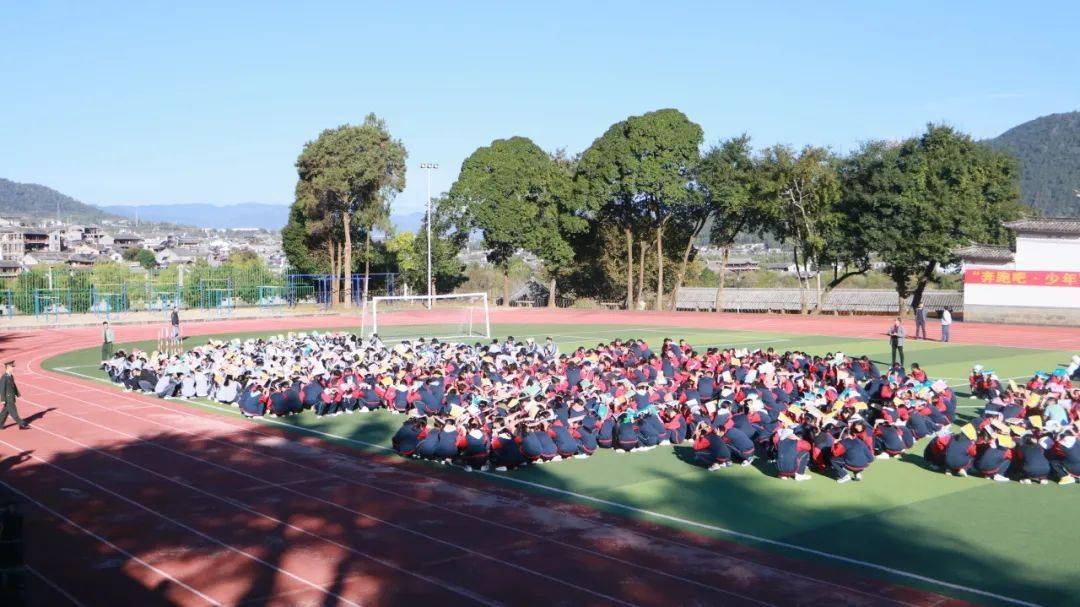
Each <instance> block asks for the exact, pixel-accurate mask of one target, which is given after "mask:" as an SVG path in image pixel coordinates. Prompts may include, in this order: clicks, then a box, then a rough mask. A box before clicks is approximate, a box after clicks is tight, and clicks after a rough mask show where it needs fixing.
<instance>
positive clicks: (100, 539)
mask: <svg viewBox="0 0 1080 607" xmlns="http://www.w3.org/2000/svg"><path fill="white" fill-rule="evenodd" d="M0 443H3V444H5V445H7V446H8V447H9V448H13V449H15V451H16V452H18V453H21V452H22V451H21V450H20V449H18V448H15V447H12V445H11V444H9V443H6V442H4V441H0ZM38 459H40V458H38ZM42 461H44V460H42ZM0 485H3V486H4V487H6V488H7V489H8V490H10V491H11V492H12V493H15V494H17V495H19V496H20V497H22V498H23V499H25V500H26V501H28V502H30V503H32V504H34V505H35V506H37V507H38V508H41V509H42V510H44V511H45V512H48V513H49V514H51V515H53V516H55V517H56V518H58V519H60V520H62V521H64V523H66V524H68V525H70V526H72V527H74V528H75V529H78V530H79V531H81V532H83V533H85V534H86V535H89V536H90V537H92V538H94V539H95V540H97V541H98V542H100V543H102V544H104V545H106V546H108V547H109V548H111V549H113V550H115V551H116V552H119V553H120V554H122V555H124V556H126V557H127V558H129V559H131V560H133V561H135V562H136V563H139V564H140V565H142V566H143V567H146V568H147V569H149V570H150V571H153V572H154V573H156V574H158V575H160V576H161V577H163V578H165V579H167V580H169V581H171V582H173V583H175V584H176V585H177V586H180V587H181V588H183V589H185V590H187V591H188V592H191V593H192V594H194V595H195V596H197V597H199V598H201V599H203V600H204V601H206V602H207V603H209V604H211V605H221V604H222V603H221V602H220V601H218V600H216V599H213V598H210V597H209V596H207V595H205V594H203V593H201V592H199V591H198V590H196V589H194V588H192V587H191V586H188V585H187V584H185V583H184V582H181V581H180V580H178V579H177V578H175V577H173V576H172V575H170V574H169V573H166V572H165V571H162V570H161V569H158V568H157V567H155V566H153V565H151V564H150V563H147V562H146V561H144V560H142V559H141V558H139V557H137V556H135V555H134V554H132V553H130V552H128V551H127V550H124V549H123V548H121V547H120V546H117V545H116V544H114V543H112V542H110V541H109V540H107V539H105V538H103V537H101V536H100V535H98V534H96V533H94V532H93V531H91V530H89V529H87V528H86V527H83V526H82V525H80V524H78V523H76V522H75V521H73V520H71V519H70V518H68V517H66V516H64V515H63V514H60V513H59V512H57V511H56V510H53V509H52V508H50V507H48V506H46V505H45V504H43V503H41V502H39V501H38V500H36V499H34V498H33V497H30V496H29V495H27V494H26V493H23V492H22V491H20V490H19V489H16V488H15V487H14V486H12V485H11V484H10V483H8V482H7V481H4V480H0Z"/></svg>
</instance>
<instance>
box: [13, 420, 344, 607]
mask: <svg viewBox="0 0 1080 607" xmlns="http://www.w3.org/2000/svg"><path fill="white" fill-rule="evenodd" d="M25 400H27V402H32V401H30V400H29V399H25ZM38 406H41V405H38ZM71 417H74V416H71ZM76 419H77V418H76ZM34 431H35V432H44V433H46V434H51V435H53V436H55V437H57V438H59V439H61V440H66V441H68V442H69V443H72V444H74V445H78V446H79V447H81V448H83V449H85V450H87V451H96V452H98V453H100V454H102V455H105V456H107V457H110V458H112V459H115V460H117V461H120V462H124V463H127V464H128V465H130V466H132V467H135V468H139V469H142V470H145V471H147V472H151V473H153V474H155V475H156V476H160V477H161V478H163V479H165V480H168V481H172V482H174V483H176V484H179V485H184V483H181V482H180V481H177V480H176V479H172V478H169V477H167V476H165V475H163V474H158V473H155V472H153V471H152V470H150V469H149V468H143V467H142V466H138V465H136V464H133V463H131V462H127V461H125V460H123V459H122V458H119V457H116V456H115V455H112V454H109V453H106V452H104V451H101V450H100V449H97V448H96V447H91V446H90V445H87V444H85V443H81V442H79V441H77V440H74V439H71V438H67V437H66V436H63V435H60V434H57V433H55V432H51V431H49V430H46V429H45V428H42V427H41V425H38V426H37V427H36V428H34ZM0 444H2V445H7V446H8V447H9V448H11V449H17V447H16V446H15V445H12V444H11V443H9V442H7V441H4V440H0ZM30 457H31V458H32V459H35V460H37V461H38V462H40V463H41V464H44V465H46V466H48V467H50V468H55V469H57V470H59V471H60V472H63V473H64V474H66V475H68V476H70V477H72V478H75V479H78V480H80V481H82V482H84V483H86V484H87V485H90V486H91V487H94V488H95V489H97V490H99V491H101V492H103V493H108V494H109V495H112V496H113V497H116V498H117V499H120V500H122V501H124V502H126V503H128V504H131V505H132V506H135V507H136V508H139V509H140V510H144V511H146V512H147V513H149V514H152V515H154V516H157V517H158V518H160V519H162V520H165V521H168V522H170V523H172V524H173V525H176V526H177V527H180V528H181V529H185V530H187V531H190V532H192V533H194V534H195V535H198V536H199V537H201V538H203V539H205V540H208V541H210V542H212V543H214V544H217V545H219V546H221V547H222V548H225V549H227V550H230V551H232V552H235V553H237V554H239V555H241V556H245V557H247V558H249V559H251V560H253V561H255V562H256V563H260V564H262V565H265V566H266V567H269V568H270V569H273V570H275V571H277V572H278V573H280V574H282V575H285V576H287V577H290V578H292V579H294V580H296V581H298V582H300V583H303V584H307V585H308V586H311V587H312V588H314V589H316V590H319V591H320V592H323V593H324V594H327V595H329V596H332V597H334V598H336V599H338V600H340V601H342V602H343V603H345V604H346V605H352V606H353V607H361V605H360V604H359V603H354V602H353V601H350V600H349V599H347V598H345V597H343V596H341V595H339V594H336V593H334V592H330V591H329V590H326V589H325V588H322V587H320V586H319V585H318V584H316V583H314V582H312V581H310V580H308V579H306V578H303V577H300V576H298V575H296V574H295V573H292V572H289V571H287V570H285V569H282V568H281V567H278V566H277V565H275V564H273V563H271V562H269V561H266V560H265V559H262V558H260V557H258V556H256V555H254V554H251V553H250V552H248V551H246V550H243V549H241V548H237V547H235V546H233V545H232V544H229V543H227V542H225V541H223V540H220V539H218V538H216V537H214V536H213V535H210V534H209V533H205V532H203V531H199V530H198V529H196V528H195V527H192V526H190V525H187V524H185V523H182V522H180V521H178V520H176V519H174V518H172V517H170V516H169V515H167V514H163V513H161V512H158V511H157V510H154V509H153V508H150V507H149V506H146V505H144V504H142V503H141V502H138V501H135V500H133V499H131V498H129V497H127V496H125V495H123V494H121V493H118V492H116V491H113V490H112V489H109V488H108V487H105V486H103V485H100V484H98V483H96V482H94V481H92V480H90V479H89V478H86V477H85V476H82V475H81V474H78V473H77V472H72V471H70V470H68V469H67V468H64V467H63V466H58V465H56V464H54V463H52V462H50V461H48V460H46V459H45V458H42V457H39V456H37V455H34V454H31V455H30ZM202 493H204V494H205V495H209V496H211V497H213V494H212V493H209V492H202ZM217 499H219V500H220V501H222V502H225V503H231V502H228V501H227V500H224V499H222V498H217ZM234 505H235V504H234ZM267 518H270V517H267ZM277 522H279V523H281V524H284V525H287V526H289V527H292V526H293V525H289V524H288V523H285V522H284V521H277Z"/></svg>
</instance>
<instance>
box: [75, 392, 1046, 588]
mask: <svg viewBox="0 0 1080 607" xmlns="http://www.w3.org/2000/svg"><path fill="white" fill-rule="evenodd" d="M84 377H88V376H84ZM90 379H94V380H97V381H103V380H101V379H100V378H95V377H90ZM109 383H112V382H109ZM184 402H190V403H191V404H194V405H198V406H200V407H204V408H209V409H216V410H218V411H225V412H228V413H232V411H231V410H230V409H226V408H223V407H218V406H216V405H210V404H206V403H200V402H198V401H184ZM253 419H256V420H258V421H259V422H260V423H268V424H275V425H279V426H284V427H287V428H292V429H295V430H300V431H302V432H309V433H311V434H316V435H320V436H324V437H327V438H331V439H336V440H340V441H344V442H347V443H352V444H356V445H363V446H365V447H370V448H373V449H379V450H382V451H391V452H392V451H393V449H391V448H389V447H385V446H383V445H378V444H375V443H368V442H365V441H361V440H357V439H353V438H349V437H346V436H340V435H337V434H332V433H329V432H323V431H321V430H316V429H314V428H305V427H303V426H297V425H294V424H289V423H287V422H282V421H279V420H277V419H273V418H253ZM477 474H480V475H483V476H488V477H491V478H496V479H501V480H504V481H508V482H511V483H518V484H521V485H525V486H528V487H533V488H536V489H542V490H545V491H551V492H553V493H558V494H562V495H567V496H570V497H574V498H577V499H580V500H583V501H588V502H594V503H597V504H603V505H605V506H608V507H611V508H615V509H619V510H624V511H627V512H633V513H635V514H640V515H645V516H648V517H652V518H656V519H660V520H665V521H669V522H673V523H678V524H680V525H685V526H688V527H695V528H698V529H705V530H707V531H712V532H714V533H719V534H723V535H730V536H732V537H738V538H740V539H743V540H747V541H753V542H759V543H762V544H768V545H770V546H776V547H779V548H786V549H790V550H795V551H798V552H804V553H807V554H812V555H814V556H820V557H824V558H828V559H832V560H836V561H840V562H843V563H848V564H851V565H857V566H861V567H866V568H869V569H874V570H877V571H882V572H885V573H888V574H891V575H895V576H898V577H903V578H908V579H913V580H918V581H921V582H924V583H928V584H935V585H938V586H941V587H942V588H949V589H951V590H958V591H961V592H968V593H971V594H975V595H979V596H985V597H989V598H993V599H996V600H999V601H1002V602H1006V603H1011V604H1014V605H1024V606H1025V607H1042V606H1040V605H1039V604H1038V603H1031V602H1028V601H1023V600H1020V599H1015V598H1012V597H1008V596H1004V595H1001V594H997V593H994V592H990V591H988V590H980V589H978V588H971V587H969V586H964V585H962V584H954V583H952V582H946V581H944V580H939V579H936V578H932V577H928V576H924V575H921V574H918V573H912V572H909V571H904V570H902V569H895V568H893V567H888V566H886V565H879V564H877V563H873V562H870V561H864V560H860V559H856V558H852V557H847V556H843V555H840V554H835V553H831V552H826V551H823V550H817V549H815V548H809V547H806V546H800V545H798V544H792V543H788V542H783V541H780V540H774V539H769V538H766V537H761V536H757V535H753V534H749V533H743V532H741V531H736V530H734V529H728V528H725V527H719V526H716V525H710V524H708V523H702V522H699V521H694V520H691V519H686V518H682V517H678V516H672V515H669V514H664V513H662V512H655V511H652V510H646V509H643V508H638V507H636V506H631V505H629V504H623V503H620V502H614V501H611V500H605V499H602V498H598V497H594V496H591V495H585V494H581V493H577V492H574V491H569V490H566V489H559V488H556V487H552V486H549V485H544V484H541V483H534V482H531V481H526V480H523V479H517V478H513V477H511V476H509V475H507V476H503V475H501V474H495V473H492V472H482V471H477Z"/></svg>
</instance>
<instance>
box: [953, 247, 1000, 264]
mask: <svg viewBox="0 0 1080 607" xmlns="http://www.w3.org/2000/svg"><path fill="white" fill-rule="evenodd" d="M953 253H955V254H956V255H958V256H959V257H962V258H964V259H978V260H982V261H1012V260H1013V252H1012V250H1010V249H1009V247H1007V246H1004V245H996V244H969V245H968V246H966V247H961V248H959V249H954V250H953Z"/></svg>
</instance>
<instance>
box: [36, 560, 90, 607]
mask: <svg viewBox="0 0 1080 607" xmlns="http://www.w3.org/2000/svg"><path fill="white" fill-rule="evenodd" d="M26 570H27V571H29V572H30V574H31V575H33V576H34V577H36V578H37V579H39V580H41V581H42V582H45V584H46V585H47V586H48V587H49V588H52V589H53V590H55V591H56V592H58V593H60V595H61V596H63V597H64V598H65V599H67V600H69V601H71V604H72V605H75V607H86V606H85V604H84V603H83V602H82V601H80V600H79V599H77V598H75V597H73V596H71V593H70V592H68V591H67V590H64V589H63V588H61V587H60V585H59V584H57V583H56V582H54V581H52V580H50V579H49V578H48V577H46V576H45V574H43V573H41V572H40V571H38V570H37V569H35V568H34V567H32V566H30V565H26Z"/></svg>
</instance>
